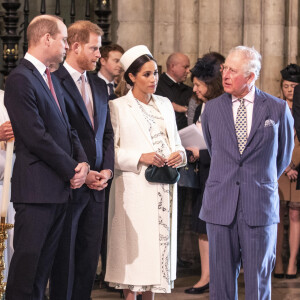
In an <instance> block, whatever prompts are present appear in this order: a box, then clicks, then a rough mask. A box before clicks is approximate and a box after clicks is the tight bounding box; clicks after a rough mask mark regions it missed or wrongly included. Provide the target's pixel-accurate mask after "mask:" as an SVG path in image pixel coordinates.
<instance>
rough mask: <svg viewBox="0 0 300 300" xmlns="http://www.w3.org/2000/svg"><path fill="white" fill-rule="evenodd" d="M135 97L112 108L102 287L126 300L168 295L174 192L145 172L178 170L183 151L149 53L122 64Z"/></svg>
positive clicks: (136, 52)
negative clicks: (112, 162)
mask: <svg viewBox="0 0 300 300" xmlns="http://www.w3.org/2000/svg"><path fill="white" fill-rule="evenodd" d="M121 63H122V65H123V68H124V70H125V74H124V77H125V80H126V81H127V83H128V84H130V85H131V86H132V89H131V90H130V91H129V92H128V94H127V95H126V96H124V97H121V98H118V99H116V100H113V101H110V103H109V106H110V111H111V121H112V125H113V128H114V133H115V174H114V180H113V184H112V189H111V194H110V204H109V217H108V218H109V219H108V254H107V269H106V277H105V281H108V282H109V283H110V285H111V286H113V287H115V288H117V289H123V290H124V294H125V298H126V299H127V300H134V299H136V294H137V293H140V292H141V293H143V299H144V300H145V299H146V300H149V299H154V294H155V293H170V292H171V288H172V287H173V283H174V280H175V277H176V257H177V256H176V245H177V241H176V237H177V235H176V227H177V224H176V222H177V195H176V184H160V183H150V182H148V181H147V180H146V178H145V170H146V168H147V167H148V166H149V165H155V166H158V167H162V166H164V165H165V164H166V165H168V166H171V167H181V166H183V165H184V164H185V163H186V157H185V151H184V148H183V147H182V145H181V141H180V138H179V135H178V132H177V127H176V122H175V115H174V110H173V108H172V105H171V102H170V101H169V99H167V98H164V97H160V96H156V95H153V93H154V92H155V90H156V86H157V81H158V72H157V65H156V62H155V60H154V59H153V57H152V54H151V53H150V51H149V50H148V48H147V47H146V46H142V45H140V46H135V47H133V48H131V49H129V50H128V51H126V52H125V53H124V54H123V56H122V57H121Z"/></svg>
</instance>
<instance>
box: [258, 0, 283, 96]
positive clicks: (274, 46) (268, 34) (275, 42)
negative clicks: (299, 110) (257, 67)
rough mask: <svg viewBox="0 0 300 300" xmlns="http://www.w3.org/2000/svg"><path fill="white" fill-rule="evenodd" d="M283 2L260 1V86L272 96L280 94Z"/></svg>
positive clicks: (272, 0) (276, 0)
mask: <svg viewBox="0 0 300 300" xmlns="http://www.w3.org/2000/svg"><path fill="white" fill-rule="evenodd" d="M285 3H286V1H284V0H280V1H279V0H263V1H262V11H263V16H262V18H263V28H262V43H261V49H262V50H261V54H262V71H261V88H262V90H263V91H265V92H267V93H270V94H273V95H274V96H278V95H279V94H280V92H279V91H280V84H279V83H280V70H281V69H282V68H283V66H284V49H285V45H284V44H285V41H284V33H285V12H286V6H285Z"/></svg>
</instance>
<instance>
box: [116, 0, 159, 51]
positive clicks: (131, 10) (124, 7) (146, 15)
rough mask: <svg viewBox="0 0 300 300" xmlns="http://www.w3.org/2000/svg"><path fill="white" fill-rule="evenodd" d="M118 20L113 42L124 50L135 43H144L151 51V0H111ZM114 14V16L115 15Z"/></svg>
mask: <svg viewBox="0 0 300 300" xmlns="http://www.w3.org/2000/svg"><path fill="white" fill-rule="evenodd" d="M113 8H114V9H117V11H116V12H115V14H116V19H117V20H118V27H117V32H116V34H114V35H113V37H114V42H116V43H118V44H120V45H121V46H122V47H123V48H124V49H125V50H127V49H128V48H130V47H133V46H136V45H146V46H147V47H148V48H149V50H150V51H153V25H152V24H153V1H149V0H139V1H135V0H126V1H123V0H120V1H113ZM115 14H114V16H115Z"/></svg>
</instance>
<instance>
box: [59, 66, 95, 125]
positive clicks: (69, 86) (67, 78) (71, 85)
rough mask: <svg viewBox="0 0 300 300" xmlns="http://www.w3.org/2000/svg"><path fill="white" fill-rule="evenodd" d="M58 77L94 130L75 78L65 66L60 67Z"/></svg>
mask: <svg viewBox="0 0 300 300" xmlns="http://www.w3.org/2000/svg"><path fill="white" fill-rule="evenodd" d="M58 75H59V77H60V79H61V84H62V85H63V86H64V87H65V89H66V91H68V94H69V96H70V97H71V98H72V99H73V101H74V103H76V105H77V106H78V107H79V109H80V110H81V112H82V114H83V115H84V117H85V118H86V120H87V121H88V123H89V124H90V126H91V127H92V128H93V126H92V123H91V119H90V116H89V114H88V112H87V109H86V107H85V104H84V101H83V99H82V96H81V94H80V92H79V90H78V88H77V86H76V83H75V82H74V80H73V78H72V77H71V75H70V74H69V72H68V71H67V70H66V68H65V67H64V66H61V67H60V69H59V70H58Z"/></svg>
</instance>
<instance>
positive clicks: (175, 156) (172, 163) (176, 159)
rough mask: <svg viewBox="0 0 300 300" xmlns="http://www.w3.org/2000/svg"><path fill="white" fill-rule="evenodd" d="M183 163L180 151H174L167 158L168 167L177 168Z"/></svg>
mask: <svg viewBox="0 0 300 300" xmlns="http://www.w3.org/2000/svg"><path fill="white" fill-rule="evenodd" d="M182 162H183V153H182V152H181V151H176V152H173V153H171V155H170V156H169V158H168V159H167V165H168V166H169V167H173V168H177V167H178V166H180V165H181V164H182Z"/></svg>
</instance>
